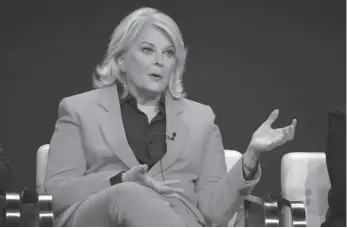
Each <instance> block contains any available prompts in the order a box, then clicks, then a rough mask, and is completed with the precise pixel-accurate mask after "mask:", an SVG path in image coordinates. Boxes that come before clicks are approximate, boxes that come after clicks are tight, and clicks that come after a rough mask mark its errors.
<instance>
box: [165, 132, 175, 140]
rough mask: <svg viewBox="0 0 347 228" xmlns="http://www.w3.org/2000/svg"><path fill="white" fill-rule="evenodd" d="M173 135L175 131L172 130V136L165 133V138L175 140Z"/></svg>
mask: <svg viewBox="0 0 347 228" xmlns="http://www.w3.org/2000/svg"><path fill="white" fill-rule="evenodd" d="M175 137H176V132H173V133H172V136H169V135H165V138H166V139H170V140H172V141H174V140H175Z"/></svg>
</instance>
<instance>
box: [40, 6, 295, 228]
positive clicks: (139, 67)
mask: <svg viewBox="0 0 347 228" xmlns="http://www.w3.org/2000/svg"><path fill="white" fill-rule="evenodd" d="M185 60H186V50H185V46H184V43H183V40H182V36H181V33H180V30H179V28H178V26H177V25H176V23H175V22H174V21H173V20H172V19H171V18H170V17H168V16H167V15H165V14H163V13H161V12H158V11H157V10H155V9H151V8H141V9H138V10H136V11H134V12H132V13H131V14H129V15H128V16H127V17H125V18H124V19H123V21H122V22H121V23H120V24H119V25H118V27H117V28H116V29H115V31H114V33H113V35H112V38H111V41H110V44H109V47H108V52H107V54H106V57H105V60H104V61H103V63H102V64H101V65H100V66H99V67H98V68H97V76H96V77H95V80H94V83H95V87H96V89H95V90H92V91H89V92H86V93H83V94H79V95H75V96H72V97H68V98H64V99H63V100H62V101H61V103H60V105H59V119H58V121H57V124H56V130H55V132H54V134H53V137H52V140H51V144H50V152H49V158H48V166H47V176H46V182H45V187H46V189H47V191H48V192H49V193H51V194H52V195H53V209H54V211H55V214H56V218H57V220H56V222H57V225H72V226H116V225H122V226H205V225H206V224H208V223H209V224H210V222H213V223H216V224H224V223H225V222H227V221H229V220H230V219H231V217H232V216H233V214H234V213H235V212H236V211H237V210H238V209H239V208H240V205H241V203H242V202H243V199H244V197H245V196H246V195H247V194H249V193H250V192H251V190H252V189H253V188H254V186H255V184H256V183H257V182H258V181H259V178H260V175H261V174H260V166H259V165H258V159H259V155H260V153H261V152H263V151H268V150H271V149H273V148H275V147H276V146H278V145H281V144H283V143H285V142H286V141H288V140H291V139H293V137H294V130H295V125H296V120H294V121H293V123H292V124H291V125H290V126H287V127H285V128H282V129H275V130H274V129H272V128H271V123H272V122H273V121H275V119H276V118H277V116H278V110H275V111H274V112H273V113H272V114H271V115H270V117H269V119H268V120H266V121H265V122H264V123H263V124H262V125H261V126H260V127H259V129H258V130H257V131H256V132H255V133H254V134H253V137H252V140H251V142H250V144H249V147H248V149H247V151H246V152H245V153H244V155H243V157H242V159H240V160H239V161H238V162H237V163H236V165H235V166H234V167H233V168H232V169H231V170H230V171H229V172H228V173H227V171H226V164H225V157H224V148H223V144H222V138H221V134H220V131H219V128H218V127H217V126H216V125H215V124H214V118H215V116H214V113H213V111H212V109H211V108H210V107H209V106H206V105H203V104H199V103H196V102H194V101H191V100H188V99H186V98H185V93H184V90H183V86H182V75H183V71H184V65H185Z"/></svg>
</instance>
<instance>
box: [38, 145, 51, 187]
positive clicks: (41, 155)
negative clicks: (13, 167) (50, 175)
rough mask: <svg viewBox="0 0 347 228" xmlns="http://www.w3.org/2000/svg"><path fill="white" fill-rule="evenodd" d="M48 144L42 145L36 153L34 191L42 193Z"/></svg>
mask: <svg viewBox="0 0 347 228" xmlns="http://www.w3.org/2000/svg"><path fill="white" fill-rule="evenodd" d="M48 151H49V144H45V145H42V146H41V147H40V148H39V149H38V150H37V154H36V192H37V193H44V192H45V188H44V181H45V176H46V168H47V158H48Z"/></svg>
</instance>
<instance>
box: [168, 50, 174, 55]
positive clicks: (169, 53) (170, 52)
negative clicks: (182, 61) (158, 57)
mask: <svg viewBox="0 0 347 228" xmlns="http://www.w3.org/2000/svg"><path fill="white" fill-rule="evenodd" d="M166 53H167V55H168V56H173V55H174V54H175V52H174V51H172V50H169V51H166Z"/></svg>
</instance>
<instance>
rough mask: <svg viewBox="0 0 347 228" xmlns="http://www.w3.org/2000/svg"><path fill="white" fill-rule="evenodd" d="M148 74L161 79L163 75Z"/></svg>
mask: <svg viewBox="0 0 347 228" xmlns="http://www.w3.org/2000/svg"><path fill="white" fill-rule="evenodd" d="M148 75H149V76H152V77H153V78H156V79H162V78H163V77H162V76H161V75H159V74H148Z"/></svg>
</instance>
